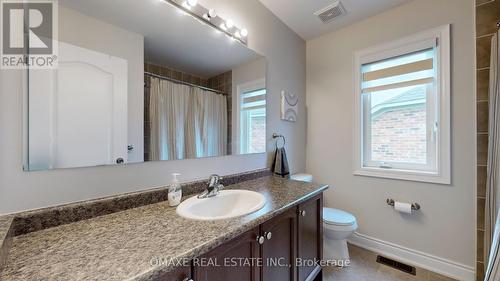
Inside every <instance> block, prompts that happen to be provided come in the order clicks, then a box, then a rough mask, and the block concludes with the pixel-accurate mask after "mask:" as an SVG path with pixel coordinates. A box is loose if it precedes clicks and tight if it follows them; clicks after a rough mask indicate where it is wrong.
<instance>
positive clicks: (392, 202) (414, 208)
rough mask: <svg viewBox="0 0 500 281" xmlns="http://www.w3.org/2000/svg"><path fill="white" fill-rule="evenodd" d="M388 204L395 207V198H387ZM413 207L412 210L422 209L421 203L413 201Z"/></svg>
mask: <svg viewBox="0 0 500 281" xmlns="http://www.w3.org/2000/svg"><path fill="white" fill-rule="evenodd" d="M387 205H389V206H392V207H394V199H391V198H387ZM411 209H412V211H418V210H420V204H418V203H412V204H411Z"/></svg>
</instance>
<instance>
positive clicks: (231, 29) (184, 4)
mask: <svg viewBox="0 0 500 281" xmlns="http://www.w3.org/2000/svg"><path fill="white" fill-rule="evenodd" d="M164 1H165V2H167V3H169V4H171V5H172V6H174V7H176V8H178V9H180V10H182V11H183V12H185V13H187V14H189V15H191V16H193V17H195V18H197V19H198V20H200V21H202V22H203V23H205V24H207V25H210V26H211V27H213V28H215V29H217V30H219V31H220V32H222V33H224V34H226V35H227V36H229V37H231V38H232V39H234V40H236V41H239V42H241V43H242V44H244V45H247V43H248V40H247V34H248V31H247V30H246V29H245V28H238V27H237V26H235V25H234V23H233V21H232V20H230V19H229V20H225V19H223V18H221V17H220V16H219V15H217V14H216V13H215V11H214V10H212V9H210V10H209V9H207V8H205V7H203V6H201V5H200V4H195V5H191V4H192V3H196V1H191V2H188V1H187V0H164ZM214 14H215V15H214ZM228 25H229V26H228Z"/></svg>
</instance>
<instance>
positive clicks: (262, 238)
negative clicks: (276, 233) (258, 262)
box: [257, 236, 266, 245]
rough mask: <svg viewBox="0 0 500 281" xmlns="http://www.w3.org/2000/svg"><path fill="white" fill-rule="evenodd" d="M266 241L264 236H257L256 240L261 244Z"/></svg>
mask: <svg viewBox="0 0 500 281" xmlns="http://www.w3.org/2000/svg"><path fill="white" fill-rule="evenodd" d="M265 241H266V238H264V236H257V242H258V243H259V244H260V245H262V244H264V242H265Z"/></svg>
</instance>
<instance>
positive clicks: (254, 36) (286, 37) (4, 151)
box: [0, 0, 306, 214]
mask: <svg viewBox="0 0 500 281" xmlns="http://www.w3.org/2000/svg"><path fill="white" fill-rule="evenodd" d="M200 2H201V4H203V5H204V6H206V7H211V8H215V9H216V10H217V11H218V13H219V14H220V15H222V16H224V17H228V16H229V17H231V18H232V19H233V20H234V21H235V23H237V24H238V25H241V26H245V27H246V28H247V29H248V30H249V47H250V48H252V49H254V50H255V51H257V52H258V53H260V54H262V55H263V56H265V57H266V59H267V64H268V72H267V79H266V82H267V86H268V127H267V132H268V148H269V151H270V152H269V153H268V155H263V154H259V155H236V156H227V157H218V158H206V159H196V160H182V161H168V162H148V163H141V164H130V165H127V166H109V167H95V168H81V169H68V170H56V171H42V172H23V171H22V160H23V158H22V147H23V137H22V136H23V133H22V132H23V131H22V127H23V126H22V125H23V113H22V105H23V95H22V92H23V81H22V71H17V70H16V71H13V70H1V71H0V214H5V213H11V212H16V211H21V210H27V209H34V208H40V207H46V206H52V205H57V204H62V203H67V202H73V201H78V200H85V199H91V198H98V197H102V196H108V195H113V194H117V193H123V192H129V191H136V190H141V189H148V188H152V187H157V186H163V185H165V184H167V183H169V182H170V173H173V172H180V173H182V174H183V175H182V177H181V180H183V181H187V180H194V179H203V178H207V177H208V176H209V175H210V174H212V173H219V174H229V173H236V172H242V171H247V170H253V169H258V168H263V167H266V166H269V165H270V156H271V154H272V153H271V150H272V148H273V147H274V142H273V140H272V138H271V137H270V136H271V134H272V133H273V132H279V133H281V134H284V135H285V136H287V149H288V154H289V162H290V166H291V170H292V171H302V170H304V169H305V149H304V148H305V138H306V137H305V132H306V115H305V42H304V41H303V40H302V39H301V38H300V37H298V36H297V35H296V34H295V33H293V32H292V31H291V30H290V29H289V28H288V27H287V26H286V25H284V24H283V23H282V22H281V21H279V20H278V19H277V18H276V17H275V16H274V15H273V14H272V13H271V12H270V11H268V10H267V9H266V8H265V7H264V6H263V5H262V4H261V3H260V2H259V1H257V0H236V1H235V0H218V1H215V0H205V1H200ZM282 89H284V90H287V91H291V92H294V93H296V94H298V95H299V96H300V97H301V108H300V115H299V122H297V123H288V122H283V121H281V120H280V119H279V110H280V105H279V101H280V92H281V90H282ZM268 156H269V157H268Z"/></svg>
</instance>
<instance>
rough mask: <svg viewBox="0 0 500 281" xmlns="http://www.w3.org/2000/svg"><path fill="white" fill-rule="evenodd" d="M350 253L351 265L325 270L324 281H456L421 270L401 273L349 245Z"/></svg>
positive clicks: (371, 254) (375, 257)
mask: <svg viewBox="0 0 500 281" xmlns="http://www.w3.org/2000/svg"><path fill="white" fill-rule="evenodd" d="M349 253H350V255H351V265H350V266H349V267H344V268H336V267H327V268H324V269H323V280H324V281H454V279H450V278H448V277H445V276H442V275H440V274H437V273H433V272H430V271H428V270H425V269H421V268H417V270H416V273H417V274H416V275H411V274H408V273H404V272H401V271H399V270H396V269H393V268H391V267H388V266H385V265H382V264H379V263H377V262H376V259H377V254H375V253H373V252H370V251H368V250H365V249H362V248H359V247H356V246H353V245H349Z"/></svg>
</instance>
